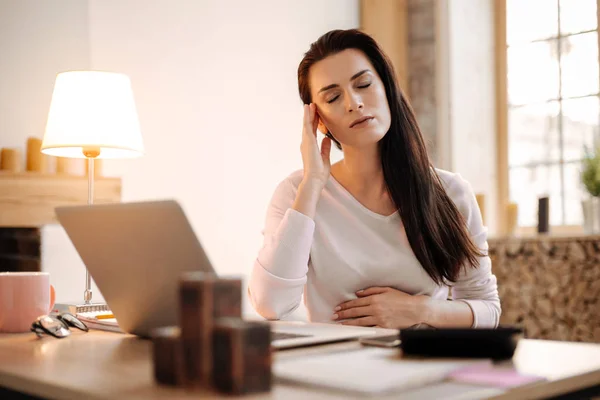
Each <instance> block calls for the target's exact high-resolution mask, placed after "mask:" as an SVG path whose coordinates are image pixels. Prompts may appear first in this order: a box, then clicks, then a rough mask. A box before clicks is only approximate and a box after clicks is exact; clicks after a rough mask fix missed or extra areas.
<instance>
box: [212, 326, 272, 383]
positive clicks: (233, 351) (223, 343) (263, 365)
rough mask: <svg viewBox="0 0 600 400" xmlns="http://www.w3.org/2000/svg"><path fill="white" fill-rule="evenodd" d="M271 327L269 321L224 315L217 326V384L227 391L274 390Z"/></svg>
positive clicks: (215, 363)
mask: <svg viewBox="0 0 600 400" xmlns="http://www.w3.org/2000/svg"><path fill="white" fill-rule="evenodd" d="M271 362H272V355H271V328H270V326H269V324H268V323H267V322H247V321H243V320H241V319H237V318H221V319H218V320H217V321H216V322H215V326H214V330H213V386H214V387H215V388H216V389H218V390H220V391H222V392H225V393H230V394H246V393H256V392H268V391H269V390H271V382H272V377H271Z"/></svg>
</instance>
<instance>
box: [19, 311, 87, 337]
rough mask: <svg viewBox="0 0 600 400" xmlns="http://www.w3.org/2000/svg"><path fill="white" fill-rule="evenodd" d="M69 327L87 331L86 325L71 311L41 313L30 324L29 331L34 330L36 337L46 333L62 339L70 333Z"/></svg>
mask: <svg viewBox="0 0 600 400" xmlns="http://www.w3.org/2000/svg"><path fill="white" fill-rule="evenodd" d="M69 327H73V328H77V329H79V330H81V331H84V332H87V331H88V327H87V325H86V324H84V323H83V322H82V321H80V320H79V319H77V317H76V316H74V315H73V314H71V313H63V314H58V315H42V316H40V317H38V318H37V319H36V320H35V321H34V322H33V323H32V324H31V331H32V332H35V334H36V335H37V336H38V337H42V336H43V335H44V334H47V335H51V336H54V337H55V338H58V339H62V338H64V337H67V336H69V335H70V334H71V330H70V329H69Z"/></svg>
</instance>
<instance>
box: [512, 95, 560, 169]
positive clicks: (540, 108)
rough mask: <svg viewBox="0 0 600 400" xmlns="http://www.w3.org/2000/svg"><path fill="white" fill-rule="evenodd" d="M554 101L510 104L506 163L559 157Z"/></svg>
mask: <svg viewBox="0 0 600 400" xmlns="http://www.w3.org/2000/svg"><path fill="white" fill-rule="evenodd" d="M558 112H559V104H558V102H557V101H551V102H549V103H542V104H534V105H531V106H521V107H516V108H510V109H509V112H508V124H509V125H508V165H509V166H511V167H512V166H519V165H524V164H529V163H533V162H548V161H554V162H558V161H560V142H559V133H558Z"/></svg>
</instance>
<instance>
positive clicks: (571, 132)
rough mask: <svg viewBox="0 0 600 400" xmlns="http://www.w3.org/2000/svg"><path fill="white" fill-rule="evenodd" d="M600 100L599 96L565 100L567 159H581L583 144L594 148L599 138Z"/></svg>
mask: <svg viewBox="0 0 600 400" xmlns="http://www.w3.org/2000/svg"><path fill="white" fill-rule="evenodd" d="M599 108H600V102H599V101H598V97H597V96H592V97H584V98H581V99H573V100H565V101H564V102H563V119H562V126H563V145H564V150H563V157H564V159H565V161H573V160H581V159H582V158H583V146H584V145H585V146H587V147H588V148H590V149H591V148H593V147H594V143H595V140H596V141H597V139H598V120H599V119H600V115H599V114H600V113H599Z"/></svg>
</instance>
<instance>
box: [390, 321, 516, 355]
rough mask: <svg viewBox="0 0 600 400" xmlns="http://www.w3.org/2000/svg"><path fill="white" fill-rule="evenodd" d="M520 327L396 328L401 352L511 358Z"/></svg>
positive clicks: (407, 353)
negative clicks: (398, 329) (398, 331)
mask: <svg viewBox="0 0 600 400" xmlns="http://www.w3.org/2000/svg"><path fill="white" fill-rule="evenodd" d="M522 334H523V329H522V328H518V327H499V328H496V329H462V328H460V329H458V328H451V329H403V330H401V331H400V340H401V345H400V347H401V348H402V352H403V353H404V354H405V355H408V356H410V355H415V356H428V357H454V358H492V359H496V360H501V359H507V358H512V356H513V354H514V352H515V349H516V347H517V343H518V341H519V338H520V337H521V336H522Z"/></svg>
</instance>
